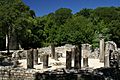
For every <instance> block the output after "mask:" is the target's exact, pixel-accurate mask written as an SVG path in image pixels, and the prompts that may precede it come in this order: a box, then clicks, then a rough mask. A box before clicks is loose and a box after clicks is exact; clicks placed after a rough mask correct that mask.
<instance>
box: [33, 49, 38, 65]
mask: <svg viewBox="0 0 120 80" xmlns="http://www.w3.org/2000/svg"><path fill="white" fill-rule="evenodd" d="M33 54H34V64H35V65H37V64H38V50H37V49H34V53H33Z"/></svg>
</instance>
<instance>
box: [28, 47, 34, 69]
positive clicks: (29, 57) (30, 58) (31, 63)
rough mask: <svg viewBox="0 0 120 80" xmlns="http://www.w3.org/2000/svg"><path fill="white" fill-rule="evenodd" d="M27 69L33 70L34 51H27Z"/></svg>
mask: <svg viewBox="0 0 120 80" xmlns="http://www.w3.org/2000/svg"><path fill="white" fill-rule="evenodd" d="M27 68H29V69H33V49H30V50H28V51H27Z"/></svg>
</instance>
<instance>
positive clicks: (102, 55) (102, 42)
mask: <svg viewBox="0 0 120 80" xmlns="http://www.w3.org/2000/svg"><path fill="white" fill-rule="evenodd" d="M104 55H105V49H104V38H103V37H101V38H100V55H99V59H100V62H104Z"/></svg>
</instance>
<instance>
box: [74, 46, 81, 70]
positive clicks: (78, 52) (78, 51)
mask: <svg viewBox="0 0 120 80" xmlns="http://www.w3.org/2000/svg"><path fill="white" fill-rule="evenodd" d="M75 52H76V53H75V62H74V68H75V69H81V45H79V46H76V48H75Z"/></svg>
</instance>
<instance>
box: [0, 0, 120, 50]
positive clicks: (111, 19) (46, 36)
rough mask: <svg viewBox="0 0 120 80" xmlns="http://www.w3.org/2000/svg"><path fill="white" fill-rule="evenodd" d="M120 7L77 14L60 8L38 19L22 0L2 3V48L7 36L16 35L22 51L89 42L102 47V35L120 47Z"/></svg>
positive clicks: (0, 38)
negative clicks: (100, 43)
mask: <svg viewBox="0 0 120 80" xmlns="http://www.w3.org/2000/svg"><path fill="white" fill-rule="evenodd" d="M119 25H120V7H98V8H96V9H86V8H85V9H82V10H80V11H79V12H77V13H76V14H72V10H71V9H68V8H60V9H58V10H56V11H55V12H52V13H49V14H48V15H45V16H42V17H36V16H35V13H34V11H33V10H30V8H29V7H28V6H26V5H25V4H24V3H23V2H22V1H21V0H0V45H1V46H0V48H2V49H3V48H4V47H5V46H4V45H5V35H6V34H8V30H9V31H10V34H11V35H12V34H15V35H16V36H17V41H18V42H19V43H20V44H21V45H22V47H23V48H26V49H27V48H29V47H32V48H37V47H42V46H48V45H49V44H50V43H55V44H56V45H64V44H66V43H70V44H77V45H79V44H81V43H90V44H92V45H93V47H94V48H95V47H98V46H99V34H102V35H103V36H104V38H105V41H108V40H112V41H115V42H116V43H117V44H120V41H119V40H120V28H119Z"/></svg>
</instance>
